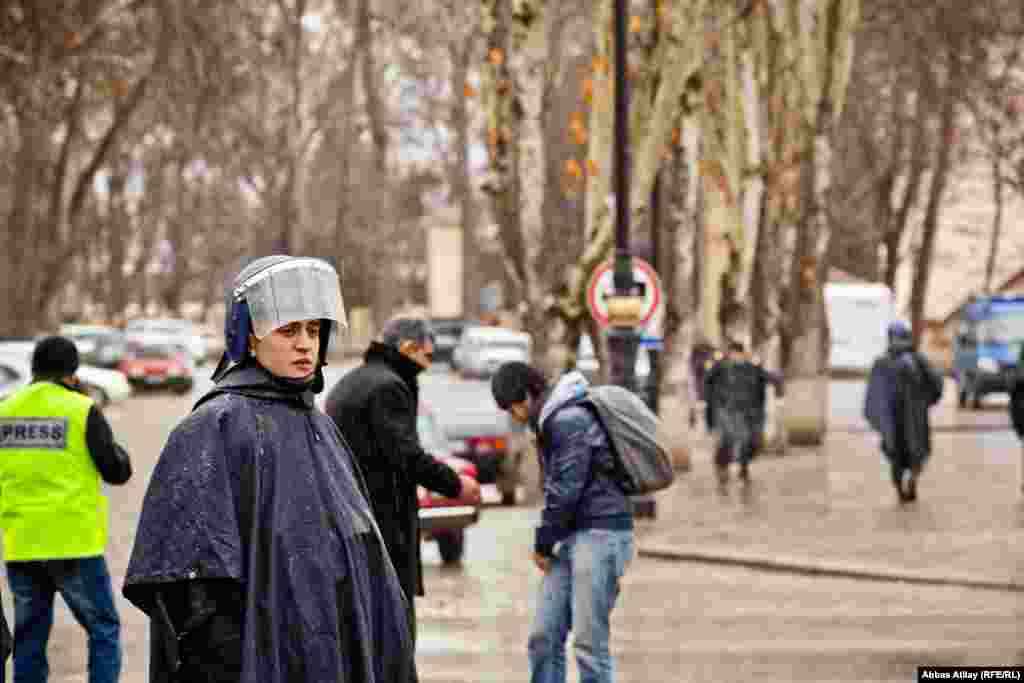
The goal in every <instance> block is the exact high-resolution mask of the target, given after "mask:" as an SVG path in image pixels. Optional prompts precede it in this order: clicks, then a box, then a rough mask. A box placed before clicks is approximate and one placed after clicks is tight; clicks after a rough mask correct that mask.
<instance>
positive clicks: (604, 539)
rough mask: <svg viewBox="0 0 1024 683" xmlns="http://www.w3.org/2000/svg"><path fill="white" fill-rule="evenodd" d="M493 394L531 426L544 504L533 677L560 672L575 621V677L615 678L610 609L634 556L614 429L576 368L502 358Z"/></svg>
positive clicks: (557, 678) (559, 676) (599, 682)
mask: <svg viewBox="0 0 1024 683" xmlns="http://www.w3.org/2000/svg"><path fill="white" fill-rule="evenodd" d="M491 391H492V394H493V396H494V400H495V402H496V403H497V404H498V407H500V408H501V409H502V410H505V411H507V412H508V413H509V414H510V416H511V417H512V419H513V420H515V421H516V422H519V423H520V424H526V425H529V426H530V427H531V428H532V429H533V431H534V432H535V433H536V435H537V442H538V445H539V447H540V461H541V471H542V475H543V491H544V509H543V512H542V513H541V523H540V525H539V526H538V527H537V530H536V538H535V541H534V548H533V561H534V563H535V564H536V565H537V567H538V568H539V569H540V570H541V572H542V573H543V579H542V582H541V589H540V595H539V599H538V603H537V611H536V613H535V615H534V622H533V626H532V627H531V630H530V637H529V643H528V652H529V659H530V680H531V682H532V683H561V682H562V681H564V680H565V670H566V658H565V643H566V639H567V637H568V635H569V631H570V630H572V632H573V635H574V642H575V655H576V663H577V667H578V669H579V672H580V680H582V681H594V682H595V683H611V681H613V680H614V665H613V661H612V657H611V651H610V641H611V628H610V615H611V611H612V608H613V607H614V606H615V602H616V598H617V597H618V594H619V582H620V580H621V579H622V576H623V574H624V573H625V571H626V566H627V565H628V564H629V561H630V560H631V559H632V557H633V512H632V506H631V503H630V500H629V498H628V496H627V495H626V493H625V491H624V490H623V486H622V485H621V483H620V478H621V475H620V468H618V467H617V466H616V460H615V457H614V454H613V452H612V446H611V439H610V436H609V434H608V433H607V432H606V430H605V428H604V427H603V426H602V423H601V421H600V418H599V417H598V414H597V411H596V409H595V408H594V407H593V404H592V403H591V402H590V399H589V398H588V393H589V384H588V383H587V380H586V379H585V378H584V377H583V375H581V374H580V373H578V372H570V373H568V374H566V375H564V376H562V377H561V378H560V379H559V380H558V382H557V383H556V384H555V385H554V386H553V387H551V386H549V384H548V381H547V378H546V377H545V376H544V374H543V373H542V372H541V371H539V370H537V369H536V368H534V367H531V366H529V365H526V364H525V363H521V362H511V363H505V364H504V365H502V366H501V367H500V368H498V371H497V372H496V373H495V374H494V376H493V377H492V379H491Z"/></svg>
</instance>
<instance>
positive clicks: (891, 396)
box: [864, 321, 943, 503]
mask: <svg viewBox="0 0 1024 683" xmlns="http://www.w3.org/2000/svg"><path fill="white" fill-rule="evenodd" d="M887 336H888V345H889V348H888V350H887V351H886V352H885V354H883V355H882V356H880V357H879V358H878V359H876V360H875V362H874V364H873V365H872V367H871V375H870V377H869V379H868V388H867V393H866V394H865V397H864V417H865V419H867V421H868V424H870V425H871V427H872V428H873V429H874V430H875V431H876V432H878V434H879V436H881V439H882V444H881V445H882V452H883V453H884V454H885V457H886V458H887V459H888V461H889V465H890V468H891V473H892V484H893V486H894V487H895V488H896V494H897V497H898V499H899V501H900V502H901V503H907V502H911V501H914V500H917V483H918V480H919V478H920V476H921V472H922V470H923V469H924V465H925V463H926V462H927V460H928V458H929V456H930V455H931V425H930V423H929V419H928V410H929V409H930V408H931V406H933V405H935V404H936V403H938V401H939V399H941V398H942V384H943V380H942V375H941V374H940V373H939V372H938V371H937V370H935V368H933V367H932V366H931V364H930V363H929V362H928V360H927V359H926V358H925V357H924V356H923V355H922V354H920V353H918V352H917V351H916V350H915V347H914V338H913V333H912V332H911V329H910V326H909V325H908V324H907V323H905V322H903V321H895V322H893V323H891V324H890V325H889V327H888V330H887Z"/></svg>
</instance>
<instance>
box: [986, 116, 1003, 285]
mask: <svg viewBox="0 0 1024 683" xmlns="http://www.w3.org/2000/svg"><path fill="white" fill-rule="evenodd" d="M998 136H999V133H998V131H997V132H996V133H995V135H994V136H993V137H995V138H996V139H998ZM1001 155H1002V152H1001V150H998V149H997V150H996V152H995V154H993V155H992V194H993V195H994V199H995V205H996V211H995V215H994V216H992V236H991V237H990V238H989V244H988V260H987V261H986V262H985V283H984V286H983V288H982V291H984V292H985V293H986V294H991V293H992V281H993V279H994V277H995V273H996V259H997V257H998V255H999V240H1000V237H1001V236H1002V232H1003V207H1004V205H1005V203H1006V202H1005V198H1004V197H1003V189H1004V184H1005V183H1004V182H1003V163H1002V156H1001Z"/></svg>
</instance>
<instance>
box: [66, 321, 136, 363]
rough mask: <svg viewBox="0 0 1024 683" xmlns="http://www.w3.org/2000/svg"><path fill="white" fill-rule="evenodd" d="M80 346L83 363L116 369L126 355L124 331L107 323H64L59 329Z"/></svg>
mask: <svg viewBox="0 0 1024 683" xmlns="http://www.w3.org/2000/svg"><path fill="white" fill-rule="evenodd" d="M58 334H60V335H61V336H63V337H67V338H68V339H70V340H71V341H73V342H74V343H75V346H77V347H78V354H79V356H80V357H81V359H82V362H83V363H87V364H89V365H95V366H96V367H99V368H108V369H112V370H113V369H116V368H117V366H118V365H120V364H121V359H122V358H123V357H124V349H125V345H126V342H125V335H124V332H122V331H121V330H118V329H117V328H114V327H107V326H105V325H62V326H61V328H60V330H59V331H58Z"/></svg>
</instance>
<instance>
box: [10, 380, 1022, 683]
mask: <svg viewBox="0 0 1024 683" xmlns="http://www.w3.org/2000/svg"><path fill="white" fill-rule="evenodd" d="M839 393H840V398H841V399H842V398H843V397H845V399H844V400H848V402H849V404H850V405H853V404H854V403H855V402H856V400H855V399H854V398H850V397H849V396H847V395H846V393H844V392H842V391H840V392H839ZM191 403H192V397H189V396H184V397H177V396H171V395H165V394H152V395H143V396H139V397H135V398H133V399H131V400H130V401H129V402H127V403H125V404H123V405H121V406H117V407H114V408H112V409H111V410H110V411H109V417H110V420H111V423H112V424H113V427H114V430H115V433H116V434H117V436H118V438H119V439H120V440H121V441H122V442H123V443H124V444H125V445H126V446H127V447H128V449H129V450H130V451H131V453H132V454H133V458H134V463H135V469H136V472H135V477H134V479H133V481H132V482H130V483H129V484H128V485H127V486H124V487H116V488H112V489H111V493H110V497H111V510H112V514H111V539H110V543H109V549H108V553H107V557H108V561H109V563H110V568H111V573H112V575H113V577H114V582H115V587H116V589H117V590H118V591H119V589H120V585H121V582H122V580H123V576H124V571H125V567H126V565H127V561H128V553H129V552H130V549H131V545H132V539H133V535H134V532H135V525H136V522H137V518H138V512H139V509H140V506H141V501H142V496H143V494H144V492H145V488H146V485H147V483H148V480H149V476H150V473H151V471H152V468H153V466H154V465H155V462H156V457H157V455H158V454H159V450H160V448H161V447H162V445H163V442H164V440H165V439H166V436H167V434H168V433H169V431H170V430H171V429H172V428H173V426H174V424H175V423H176V422H177V421H178V420H179V419H180V418H181V417H182V416H183V415H185V414H186V413H187V411H188V410H189V408H190V406H191ZM833 405H834V406H835V405H836V404H835V403H834V404H833ZM1001 415H1003V416H1005V413H1002V414H1001ZM999 417H1000V413H998V412H997V411H994V410H993V411H984V412H983V413H982V414H981V418H982V419H991V420H993V421H994V420H997V419H999ZM1004 419H1005V418H1004ZM968 427H970V424H969V425H968ZM702 444H706V441H702V440H700V439H698V440H696V441H694V445H695V446H696V448H695V452H694V454H693V460H694V462H693V469H692V470H691V471H690V472H687V473H682V474H680V478H679V481H678V482H677V484H676V485H674V486H673V487H672V488H671V489H669V490H668V491H665V492H662V493H659V494H657V500H658V517H657V519H655V520H653V521H643V522H641V523H640V528H639V529H638V542H639V546H640V547H641V548H642V549H646V550H648V551H649V550H650V549H651V548H653V547H665V546H671V547H673V548H676V549H680V548H687V547H689V548H697V549H700V550H702V551H703V552H705V553H709V554H713V553H715V552H719V553H721V554H723V555H724V554H726V553H727V552H731V553H734V554H735V553H743V552H748V553H751V554H754V553H755V551H756V553H759V554H760V555H761V556H762V557H763V558H776V559H778V558H786V557H789V558H796V559H798V560H800V561H804V562H808V563H810V562H819V563H822V562H826V561H827V562H835V563H844V564H845V565H848V566H849V565H853V564H856V563H860V564H862V565H871V566H872V567H883V568H888V569H889V570H898V571H902V572H911V571H918V572H922V571H925V570H927V571H933V572H937V573H945V574H954V573H955V574H957V575H963V574H966V575H969V576H970V577H987V578H991V579H993V580H1004V581H1005V580H1007V579H1010V580H1014V581H1016V580H1018V578H1020V577H1021V576H1024V574H1022V573H1021V572H1020V571H1019V570H1020V568H1021V567H1020V562H1019V560H1018V558H1020V557H1021V550H1020V549H1019V548H1020V544H1019V543H1018V542H1019V541H1020V540H1021V536H1020V534H1021V528H1022V526H1024V522H1022V519H1024V507H1022V504H1021V497H1020V493H1019V488H1020V477H1019V466H1020V456H1021V449H1020V446H1019V444H1018V442H1017V441H1016V439H1015V438H1014V437H1013V436H1012V435H1011V434H1010V433H1009V432H1008V431H1006V430H1005V429H1004V430H1002V431H996V427H992V428H986V429H984V430H980V431H979V430H976V429H971V428H969V429H967V430H966V431H958V432H944V433H940V434H937V436H936V453H935V456H934V458H933V461H932V465H931V468H930V469H929V470H928V472H927V474H926V477H925V478H924V480H923V481H922V485H921V489H920V496H921V498H920V500H919V501H918V502H917V503H916V504H914V505H912V506H905V507H901V506H899V505H898V504H897V503H896V501H895V496H894V495H893V492H892V489H891V486H890V485H889V483H888V478H887V473H886V471H885V468H884V466H883V462H882V459H881V456H880V455H879V454H878V453H877V452H875V450H874V445H875V439H874V438H873V437H872V436H870V435H868V434H864V433H859V432H855V431H851V430H847V431H839V430H836V431H834V433H832V434H831V435H830V437H829V439H828V442H827V444H826V447H825V448H823V449H821V451H820V452H814V451H795V450H794V451H791V452H790V453H789V454H788V455H785V456H765V457H763V458H762V459H759V460H758V461H756V462H755V464H754V468H753V474H754V477H755V481H754V483H753V485H752V486H751V487H750V488H749V489H747V490H746V491H744V490H743V489H742V488H741V487H740V486H739V485H738V482H733V483H732V484H730V486H729V488H728V489H727V491H726V492H725V493H723V492H720V491H719V490H718V489H717V487H716V485H715V484H714V481H713V477H712V470H711V464H710V459H709V456H708V453H707V451H706V449H703V448H702ZM538 514H539V510H538V508H537V507H536V506H535V505H530V506H518V507H490V508H487V509H486V510H484V512H483V514H482V517H481V520H480V522H479V523H478V524H477V525H476V526H474V527H472V528H471V529H470V530H469V531H468V537H467V547H466V556H465V559H464V561H463V563H462V564H461V565H460V566H457V567H446V566H444V565H443V564H442V563H441V560H440V556H439V554H438V551H437V548H436V547H435V546H434V545H433V544H426V545H425V548H424V562H425V582H426V586H427V596H426V597H425V598H422V599H419V600H418V601H417V611H418V613H419V622H420V623H419V634H420V641H419V650H418V655H417V661H418V664H419V670H420V674H421V680H422V681H423V683H460V682H465V683H470V682H472V683H484V682H499V681H500V682H505V681H509V682H511V681H525V680H527V679H528V670H527V663H526V645H525V643H526V638H527V634H528V632H529V624H530V618H531V615H532V614H533V610H534V608H535V593H536V590H537V586H538V583H539V574H538V572H537V571H536V569H535V568H534V567H533V565H532V563H531V562H530V559H529V558H530V548H531V540H532V527H533V525H534V524H535V522H536V520H537V517H538ZM0 591H2V592H3V600H4V606H5V609H6V611H7V614H8V616H10V615H11V601H10V593H9V592H8V591H7V585H6V580H3V581H2V584H0ZM118 607H119V609H120V613H121V618H122V621H123V639H124V643H123V644H124V649H125V659H124V675H123V676H122V680H123V681H127V682H131V683H135V682H138V683H143V682H144V681H145V680H146V679H147V676H146V661H147V658H148V643H147V622H146V619H145V617H144V615H142V613H141V612H139V611H138V610H136V609H135V608H133V607H131V606H130V605H129V604H128V603H127V602H126V601H124V600H123V599H120V598H119V599H118ZM1022 617H1024V594H1022V593H1015V592H1005V591H996V590H977V589H970V588H965V587H963V586H958V585H946V586H931V585H913V584H908V583H905V582H898V581H882V582H880V581H863V580H854V579H850V578H834V577H831V576H828V575H820V576H807V575H803V574H799V573H793V572H779V571H774V572H766V571H762V570H759V569H754V568H751V567H742V566H730V565H728V564H722V563H721V562H720V561H714V562H707V561H703V562H688V561H684V562H680V561H666V560H662V559H657V558H654V557H650V556H648V555H645V554H641V555H639V556H638V557H637V558H635V559H634V561H633V563H632V566H631V567H630V570H629V573H628V574H627V576H626V578H625V580H624V583H623V587H622V593H621V597H620V601H619V605H618V607H617V608H616V610H615V612H614V614H613V633H614V640H613V652H614V653H615V655H616V657H617V662H618V664H617V666H618V675H617V681H618V682H619V683H633V682H635V683H640V682H644V683H647V682H650V681H659V682H660V681H664V682H666V683H669V682H673V683H674V682H675V681H704V680H714V681H747V680H758V681H769V682H779V683H781V682H783V681H844V682H845V681H849V682H851V683H852V682H853V681H886V682H896V681H913V680H916V677H915V671H916V667H917V666H919V665H922V664H932V665H979V666H981V665H993V664H1018V665H1020V664H1024V644H1022V643H1024V638H1022V637H1021V636H1022V635H1024V630H1022V629H1021V624H1022V623H1024V621H1022ZM49 652H50V663H51V669H52V671H51V678H50V680H51V681H55V682H57V683H70V682H72V681H74V682H76V683H79V682H84V681H86V680H87V675H86V672H85V667H86V639H85V634H84V632H83V631H82V629H81V628H79V627H78V626H77V625H76V624H75V622H74V620H73V618H72V617H71V615H70V613H69V612H68V610H67V608H66V607H65V606H64V605H63V604H62V603H60V601H58V606H57V610H56V620H55V626H54V630H53V635H52V637H51V641H50V648H49ZM569 665H570V677H569V680H575V669H574V668H573V667H574V664H573V663H572V657H571V654H570V657H569Z"/></svg>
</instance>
